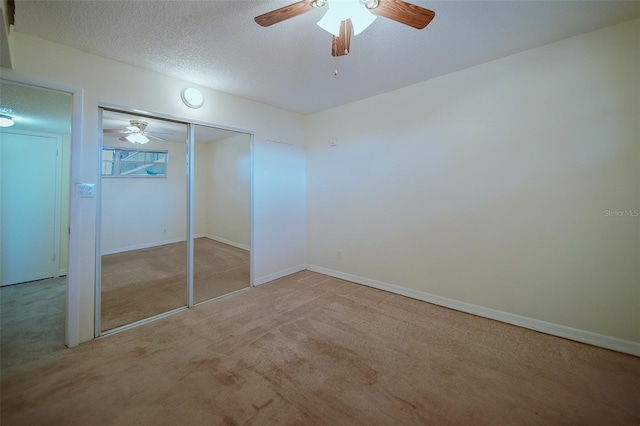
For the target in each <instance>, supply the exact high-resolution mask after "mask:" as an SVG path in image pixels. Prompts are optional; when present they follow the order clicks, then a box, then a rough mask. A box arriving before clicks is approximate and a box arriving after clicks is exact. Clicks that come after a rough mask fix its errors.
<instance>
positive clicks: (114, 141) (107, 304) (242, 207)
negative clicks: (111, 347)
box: [96, 107, 252, 336]
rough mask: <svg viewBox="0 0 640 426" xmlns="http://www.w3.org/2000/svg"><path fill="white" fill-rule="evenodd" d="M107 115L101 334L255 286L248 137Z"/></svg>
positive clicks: (145, 117) (147, 117)
mask: <svg viewBox="0 0 640 426" xmlns="http://www.w3.org/2000/svg"><path fill="white" fill-rule="evenodd" d="M101 116H102V128H103V138H102V157H101V165H100V167H101V175H102V178H101V183H100V208H99V212H100V218H99V223H100V238H99V243H98V246H99V249H98V253H97V258H98V262H97V264H98V265H99V267H98V272H97V277H96V282H97V294H98V298H97V303H96V311H97V315H96V336H100V335H104V334H109V333H112V332H115V331H119V330H121V329H125V328H129V327H131V326H134V325H137V324H140V323H144V322H147V321H150V320H153V319H156V318H159V317H162V316H165V315H168V314H171V313H174V312H176V311H179V310H182V309H186V308H188V307H192V306H194V305H195V304H198V303H202V302H205V301H207V300H211V299H214V298H217V297H221V296H223V295H226V294H229V293H232V292H235V291H238V290H241V289H244V288H248V287H250V286H251V255H250V247H251V141H252V136H251V134H249V133H245V132H239V131H236V130H230V129H222V128H217V127H214V126H210V125H205V124H201V123H198V124H196V123H190V122H188V121H183V120H179V119H175V118H172V117H161V116H159V115H156V114H146V113H144V114H141V113H139V112H137V111H136V112H135V113H134V112H130V111H127V110H125V109H111V108H106V107H105V108H102V109H101Z"/></svg>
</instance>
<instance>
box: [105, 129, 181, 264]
mask: <svg viewBox="0 0 640 426" xmlns="http://www.w3.org/2000/svg"><path fill="white" fill-rule="evenodd" d="M185 128H186V126H185ZM111 139H113V138H111ZM104 145H105V146H111V147H124V148H131V147H132V145H131V143H129V142H120V141H113V140H105V141H104ZM141 149H144V150H154V149H157V150H162V151H169V153H168V154H169V156H168V158H169V162H168V164H167V177H166V178H108V177H107V178H102V188H101V190H102V197H101V207H102V211H101V232H100V235H101V238H100V243H101V252H102V254H111V253H118V252H122V251H128V250H135V249H140V248H145V247H153V246H157V245H162V244H169V243H172V242H177V241H185V240H186V238H187V174H186V163H185V158H186V155H187V144H186V143H185V142H181V143H180V142H170V141H167V142H158V141H153V140H152V141H150V142H149V143H147V144H145V145H144V148H141Z"/></svg>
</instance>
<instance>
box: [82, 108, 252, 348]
mask: <svg viewBox="0 0 640 426" xmlns="http://www.w3.org/2000/svg"><path fill="white" fill-rule="evenodd" d="M104 110H108V111H113V112H120V113H124V114H132V115H142V116H148V117H151V118H158V119H161V120H167V121H173V122H177V123H182V124H186V125H187V159H186V160H187V174H188V177H187V223H186V226H187V268H186V270H187V305H186V306H184V307H181V308H177V309H173V310H171V311H168V312H165V313H162V314H158V315H154V316H152V317H150V318H145V319H142V320H139V321H135V322H133V323H130V324H125V325H123V326H120V327H117V328H114V329H111V330H107V331H102V330H101V328H102V324H101V302H102V300H101V280H102V277H101V275H102V268H101V264H102V262H101V255H102V253H101V239H100V232H101V231H100V228H101V223H102V222H101V211H102V173H101V170H102V147H103V146H104V141H103V133H102V125H103V123H102V122H103V119H102V112H103V111H104ZM98 121H99V124H100V131H99V136H98V138H99V149H98V151H99V155H98V156H97V164H96V167H97V170H98V180H97V185H96V189H97V191H96V194H97V195H96V197H97V200H96V202H97V205H96V239H95V242H96V247H95V251H96V268H95V273H96V275H95V307H94V313H95V320H94V336H95V337H96V338H98V337H102V336H107V335H109V334H113V333H117V332H120V331H124V330H128V329H130V328H133V327H137V326H138V325H142V324H146V323H148V322H151V321H155V320H157V319H160V318H164V317H166V316H169V315H172V314H174V313H177V312H181V311H183V310H186V309H190V308H193V307H194V306H196V305H198V304H199V303H198V304H194V302H193V270H192V267H193V262H192V257H193V237H194V223H193V222H194V217H193V216H194V190H193V186H194V185H193V182H194V162H195V161H194V145H195V140H194V129H195V126H196V125H199V126H205V127H215V128H218V129H222V130H229V131H233V132H237V133H243V134H246V135H249V137H250V142H249V169H250V170H249V187H250V188H249V196H250V205H249V210H250V211H249V288H250V287H254V273H253V270H254V259H255V258H254V253H255V251H254V241H253V240H254V233H253V229H254V228H253V222H254V214H253V208H254V203H253V199H254V163H253V155H254V139H255V132H254V131H251V130H246V129H239V128H237V127H230V126H225V125H221V124H216V123H212V122H207V121H201V120H194V119H192V118H187V117H180V116H176V115H171V114H163V113H158V112H153V111H146V110H140V109H137V108H130V107H126V106H122V105H116V104H111V103H106V102H98ZM221 297H222V296H221ZM201 303H204V302H201Z"/></svg>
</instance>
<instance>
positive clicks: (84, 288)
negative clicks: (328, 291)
mask: <svg viewBox="0 0 640 426" xmlns="http://www.w3.org/2000/svg"><path fill="white" fill-rule="evenodd" d="M12 34H13V51H12V58H13V65H14V71H15V72H17V73H19V74H21V75H24V76H26V77H30V78H36V79H43V80H49V81H53V82H57V83H64V84H71V85H74V86H79V87H82V88H83V89H84V99H83V118H82V123H75V125H81V126H82V140H81V141H79V143H80V145H81V147H80V150H79V153H78V156H77V158H75V159H73V161H74V163H75V164H76V165H77V171H76V175H75V176H72V180H73V182H84V183H96V182H97V181H98V179H99V170H98V167H97V159H98V151H99V136H100V125H99V121H98V105H99V104H101V103H103V104H104V103H107V104H111V105H118V106H124V107H129V108H136V109H139V110H143V111H148V112H153V113H160V114H167V115H172V116H176V117H180V118H182V119H187V120H196V121H202V122H208V123H212V124H218V125H221V126H226V127H232V128H238V129H244V130H249V131H251V132H254V134H255V138H254V152H253V155H254V157H253V164H254V176H255V184H254V234H253V237H254V241H253V243H254V248H255V251H254V277H255V278H256V279H257V280H260V279H261V277H269V276H275V275H277V274H279V273H281V272H282V271H286V270H288V269H289V268H292V267H295V266H296V265H300V264H304V262H305V247H306V242H305V235H306V233H305V171H304V170H305V151H304V120H303V117H302V116H301V115H300V114H296V113H292V112H288V111H285V110H282V109H279V108H276V107H271V106H268V105H265V104H261V103H258V102H254V101H250V100H248V99H244V98H239V97H236V96H232V95H228V94H225V93H222V92H218V91H215V90H211V89H206V88H200V89H201V90H202V91H203V93H204V96H205V104H204V106H203V107H202V108H201V109H199V110H194V109H191V108H189V107H187V106H185V105H184V104H183V103H182V102H181V100H180V93H181V91H182V89H183V88H185V87H187V86H188V85H189V84H188V83H186V82H183V81H180V80H177V79H174V78H169V77H166V76H163V75H160V74H155V73H152V72H149V71H146V70H143V69H141V68H137V67H133V66H129V65H125V64H122V63H118V62H115V61H111V60H108V59H105V58H102V57H99V56H96V55H91V54H88V53H84V52H80V51H78V50H75V49H72V48H68V47H65V46H62V45H59V44H56V43H52V42H49V41H45V40H42V39H39V38H36V37H32V36H28V35H25V34H21V33H19V32H16V31H14V32H12ZM274 134H277V135H283V136H286V137H287V138H288V139H289V140H291V141H293V142H294V143H293V145H286V146H285V145H282V144H274V143H270V142H267V141H266V139H267V138H268V137H269V136H270V135H274ZM74 143H75V141H74ZM77 204H78V206H79V212H78V216H77V223H78V224H79V229H75V230H74V229H72V231H71V232H72V235H78V236H77V238H78V239H79V249H78V253H77V254H76V256H77V258H76V259H70V261H73V262H75V265H76V267H77V276H78V281H79V282H78V285H79V293H78V295H77V299H78V300H79V307H80V312H79V318H80V329H79V336H78V339H79V340H80V341H86V340H89V339H91V338H93V334H94V331H93V330H94V300H95V299H94V295H95V251H96V250H95V247H96V241H95V228H96V225H97V224H96V206H97V199H92V198H83V199H79V200H77ZM74 232H77V233H78V234H73V233H74ZM74 297H75V296H74ZM71 340H72V341H73V340H75V339H73V338H72V339H71Z"/></svg>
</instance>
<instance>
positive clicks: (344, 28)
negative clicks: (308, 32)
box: [255, 0, 436, 56]
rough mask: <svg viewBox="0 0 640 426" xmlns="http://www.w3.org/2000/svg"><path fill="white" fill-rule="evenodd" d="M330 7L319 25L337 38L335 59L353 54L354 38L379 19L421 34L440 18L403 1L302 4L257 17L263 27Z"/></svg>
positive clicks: (323, 0)
mask: <svg viewBox="0 0 640 426" xmlns="http://www.w3.org/2000/svg"><path fill="white" fill-rule="evenodd" d="M324 6H326V7H327V9H328V10H327V12H326V13H325V14H324V16H323V17H322V19H320V21H318V25H319V26H320V27H321V28H323V29H324V30H326V31H328V32H330V33H331V34H333V42H332V44H331V55H333V56H343V55H347V54H348V53H349V49H350V45H351V34H352V33H353V35H358V34H360V33H361V32H362V31H363V30H365V29H366V28H367V27H368V26H369V25H371V23H373V21H374V20H375V19H376V16H383V17H385V18H389V19H392V20H394V21H397V22H400V23H402V24H405V25H409V26H411V27H413V28H417V29H419V30H421V29H422V28H424V27H426V26H427V25H428V24H429V22H431V20H432V19H433V17H434V16H435V15H436V14H435V12H433V11H431V10H429V9H425V8H423V7H420V6H416V5H415V4H411V3H407V2H405V1H402V0H301V1H299V2H297V3H293V4H290V5H288V6H284V7H281V8H280V9H276V10H273V11H271V12H267V13H265V14H263V15H260V16H256V18H255V21H256V23H258V24H259V25H261V26H263V27H268V26H270V25H273V24H277V23H278V22H282V21H285V20H287V19H290V18H294V17H296V16H299V15H302V14H304V13H307V12H311V11H313V10H315V9H319V8H322V7H324Z"/></svg>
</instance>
